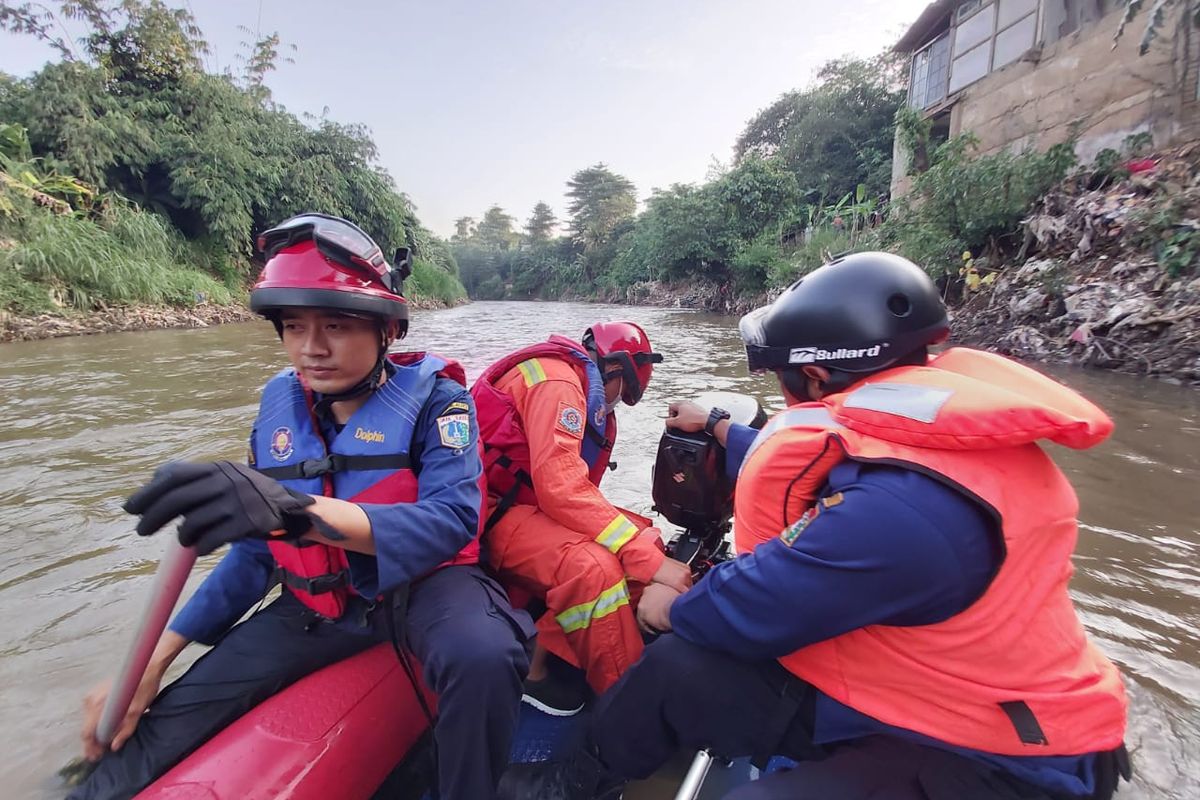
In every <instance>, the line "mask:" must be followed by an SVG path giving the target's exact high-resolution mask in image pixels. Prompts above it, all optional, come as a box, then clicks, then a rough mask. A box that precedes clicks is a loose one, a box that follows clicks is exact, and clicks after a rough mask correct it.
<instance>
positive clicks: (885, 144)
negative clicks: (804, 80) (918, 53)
mask: <svg viewBox="0 0 1200 800" xmlns="http://www.w3.org/2000/svg"><path fill="white" fill-rule="evenodd" d="M906 80H907V78H906V62H905V61H904V60H903V59H902V58H901V57H899V56H897V55H895V54H892V53H885V54H883V55H879V56H876V57H875V58H871V59H855V58H849V59H838V60H834V61H830V62H828V63H826V64H825V65H824V66H823V67H822V68H821V69H820V71H819V72H818V73H817V83H816V85H815V86H814V87H812V88H809V89H806V90H802V91H793V92H788V93H786V94H784V95H783V96H781V97H780V98H779V99H778V100H777V101H775V102H774V103H773V104H771V105H770V106H769V107H767V108H766V109H764V110H763V111H761V112H759V113H758V115H756V116H755V117H754V118H753V119H752V120H750V122H749V123H748V124H747V126H746V129H745V130H744V131H743V132H742V134H741V136H739V137H738V140H737V143H736V145H735V148H734V150H735V154H736V157H737V161H738V162H739V163H740V162H741V161H743V160H744V159H746V158H748V157H750V156H758V157H761V158H771V157H774V158H778V159H780V161H781V162H782V163H783V164H784V165H786V166H787V168H788V169H789V170H791V172H792V173H793V174H794V175H795V176H796V178H797V180H798V181H800V186H801V187H802V188H803V189H804V193H805V194H806V195H807V196H808V197H809V199H811V200H814V201H817V200H820V199H821V198H830V197H842V196H844V195H845V194H847V193H850V192H854V191H855V190H856V187H857V186H858V185H859V184H865V185H866V187H867V193H868V194H869V195H870V196H879V195H883V194H886V193H887V191H888V189H889V187H890V184H891V164H892V139H893V131H894V122H893V120H894V117H895V114H896V109H898V108H899V107H900V106H901V104H902V103H903V101H904V96H905V91H904V90H905V86H906Z"/></svg>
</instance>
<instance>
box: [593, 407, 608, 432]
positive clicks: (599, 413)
mask: <svg viewBox="0 0 1200 800" xmlns="http://www.w3.org/2000/svg"><path fill="white" fill-rule="evenodd" d="M607 416H608V415H607V414H605V413H604V406H600V407H599V408H597V409H596V413H595V414H593V415H592V422H594V423H595V424H596V427H597V428H601V427H603V426H604V420H605V417H607Z"/></svg>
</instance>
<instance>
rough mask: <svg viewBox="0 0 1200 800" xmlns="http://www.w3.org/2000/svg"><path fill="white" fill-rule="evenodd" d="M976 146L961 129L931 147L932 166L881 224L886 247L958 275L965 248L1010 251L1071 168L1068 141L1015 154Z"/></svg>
mask: <svg viewBox="0 0 1200 800" xmlns="http://www.w3.org/2000/svg"><path fill="white" fill-rule="evenodd" d="M977 144H978V142H977V140H976V139H975V137H973V136H971V135H970V134H964V135H962V136H958V137H955V138H954V139H951V140H950V141H948V142H946V143H944V144H942V145H941V146H940V147H938V148H937V149H935V150H934V151H933V153H932V154H931V155H930V162H929V169H927V170H926V171H924V172H921V173H920V174H918V175H916V176H915V179H914V181H913V187H912V190H911V191H910V192H909V194H907V195H905V197H904V198H902V199H901V200H899V201H898V202H896V203H894V204H893V206H892V208H891V210H890V212H889V219H888V222H887V224H886V225H884V226H883V228H882V229H881V239H882V243H883V244H884V245H887V246H889V247H890V249H895V250H897V251H898V252H900V253H902V254H904V255H905V256H907V257H909V258H911V259H912V260H913V261H915V262H917V263H918V264H922V265H924V266H925V267H926V269H928V270H929V271H930V272H931V273H933V274H934V275H935V277H936V276H940V275H942V274H946V273H949V272H952V271H953V272H955V273H957V271H958V269H959V266H960V265H959V264H958V263H957V261H958V258H959V256H960V254H961V253H963V252H964V251H969V252H971V253H975V254H987V255H989V256H992V257H993V262H994V261H995V257H996V256H1000V255H1006V254H1012V253H1015V252H1016V251H1017V250H1018V249H1019V248H1020V246H1021V244H1022V240H1023V238H1024V232H1023V230H1022V227H1021V221H1022V220H1023V219H1024V218H1025V216H1026V215H1027V214H1028V213H1029V210H1030V208H1032V206H1033V204H1034V203H1035V202H1036V201H1037V200H1038V199H1040V198H1041V197H1042V196H1043V195H1044V194H1045V193H1046V192H1047V191H1049V190H1050V189H1051V188H1052V187H1053V186H1055V185H1056V184H1057V183H1059V182H1060V181H1061V180H1062V179H1063V178H1064V177H1066V175H1067V173H1068V172H1069V171H1070V170H1071V168H1072V167H1074V166H1075V151H1074V145H1075V143H1074V142H1073V141H1067V142H1063V143H1062V144H1057V145H1055V146H1053V147H1051V148H1050V149H1049V150H1048V151H1047V152H1045V153H1039V152H1036V151H1030V152H1026V153H1021V154H1019V155H1018V154H1013V153H1010V152H1008V151H1001V152H999V153H993V154H989V155H985V156H977V155H975V149H976V146H977Z"/></svg>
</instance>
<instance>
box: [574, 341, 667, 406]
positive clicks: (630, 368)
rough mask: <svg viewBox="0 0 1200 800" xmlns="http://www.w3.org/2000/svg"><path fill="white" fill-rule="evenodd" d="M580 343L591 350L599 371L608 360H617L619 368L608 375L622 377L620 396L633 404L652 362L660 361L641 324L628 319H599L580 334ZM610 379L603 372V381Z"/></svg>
mask: <svg viewBox="0 0 1200 800" xmlns="http://www.w3.org/2000/svg"><path fill="white" fill-rule="evenodd" d="M583 346H584V347H586V348H587V349H588V351H589V352H591V353H592V357H593V358H595V359H596V363H597V364H599V365H600V369H601V370H602V371H603V370H604V368H605V367H606V366H607V365H608V364H620V365H621V371H620V372H614V373H613V375H612V378H611V379H615V378H617V377H620V378H624V379H625V384H624V385H623V386H622V387H621V399H622V400H624V401H625V404H626V405H630V406H632V405H634V404H636V403H637V402H638V401H639V400H641V399H642V393H643V392H645V391H646V386H648V385H649V383H650V375H651V373H652V372H654V365H655V364H659V363H661V362H662V360H663V357H662V355H661V354H660V353H655V352H654V351H653V350H651V349H650V337H648V336H647V335H646V332H645V331H644V330H642V328H641V326H639V325H636V324H634V323H632V322H599V323H597V324H595V325H593V326H592V327H590V328H588V329H587V331H585V332H584V334H583ZM608 380H610V378H609V376H607V375H606V376H605V381H606V382H607V381H608Z"/></svg>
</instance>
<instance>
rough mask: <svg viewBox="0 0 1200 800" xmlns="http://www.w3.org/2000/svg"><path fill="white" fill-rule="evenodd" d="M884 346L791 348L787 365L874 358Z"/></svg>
mask: <svg viewBox="0 0 1200 800" xmlns="http://www.w3.org/2000/svg"><path fill="white" fill-rule="evenodd" d="M885 347H887V345H886V344H873V345H871V346H870V347H858V348H855V347H839V348H838V349H837V350H824V349H822V348H820V347H793V348H792V352H791V353H789V354H788V363H789V364H815V363H816V362H818V361H838V360H841V359H844V358H874V357H875V356H877V355H879V354H880V353H882V352H883V348H885Z"/></svg>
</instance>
